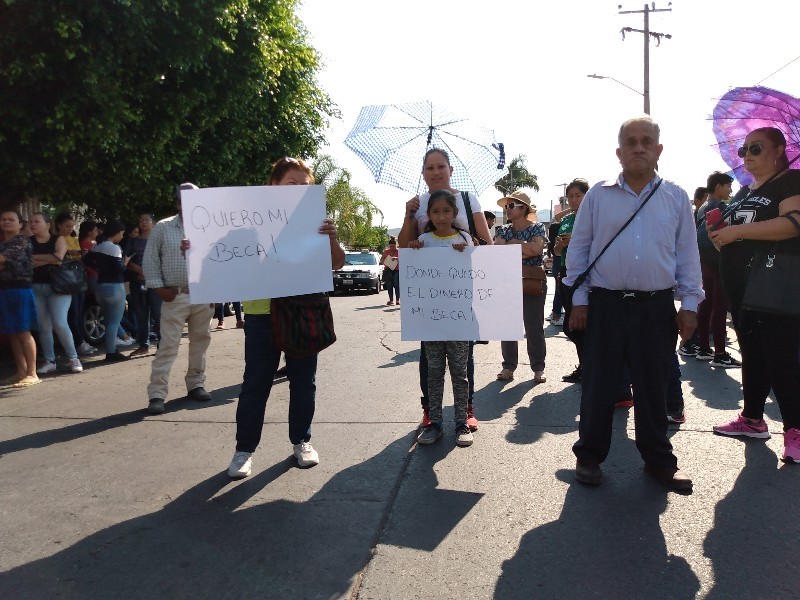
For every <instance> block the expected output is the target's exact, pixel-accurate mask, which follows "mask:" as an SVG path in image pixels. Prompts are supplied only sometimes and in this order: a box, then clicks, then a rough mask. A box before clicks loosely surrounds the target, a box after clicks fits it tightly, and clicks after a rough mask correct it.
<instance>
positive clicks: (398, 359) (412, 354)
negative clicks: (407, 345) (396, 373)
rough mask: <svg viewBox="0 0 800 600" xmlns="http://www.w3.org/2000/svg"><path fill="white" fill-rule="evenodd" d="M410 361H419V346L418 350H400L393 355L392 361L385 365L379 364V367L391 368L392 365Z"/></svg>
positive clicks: (396, 365) (395, 365)
mask: <svg viewBox="0 0 800 600" xmlns="http://www.w3.org/2000/svg"><path fill="white" fill-rule="evenodd" d="M410 362H413V363H418V362H419V348H417V349H416V350H409V351H408V352H399V353H397V354H395V355H394V356H392V358H391V362H388V363H386V364H385V365H378V368H379V369H389V368H391V367H399V366H402V365H404V364H406V363H410Z"/></svg>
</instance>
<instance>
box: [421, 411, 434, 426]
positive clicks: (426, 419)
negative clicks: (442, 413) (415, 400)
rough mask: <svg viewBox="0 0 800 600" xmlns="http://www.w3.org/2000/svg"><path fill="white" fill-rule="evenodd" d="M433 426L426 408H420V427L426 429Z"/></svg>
mask: <svg viewBox="0 0 800 600" xmlns="http://www.w3.org/2000/svg"><path fill="white" fill-rule="evenodd" d="M430 425H433V421H431V415H430V413H429V412H428V409H427V407H425V406H423V407H422V420H421V421H420V422H419V426H420V427H428V426H430Z"/></svg>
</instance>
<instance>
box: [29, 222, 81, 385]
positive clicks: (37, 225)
mask: <svg viewBox="0 0 800 600" xmlns="http://www.w3.org/2000/svg"><path fill="white" fill-rule="evenodd" d="M30 222H31V232H32V233H33V235H32V236H31V237H30V240H31V243H32V245H33V299H34V302H35V303H36V315H37V319H38V321H39V344H40V346H41V348H42V355H43V358H44V362H43V363H42V366H40V367H39V368H38V369H37V370H36V372H37V373H39V374H40V375H41V374H43V373H52V372H53V371H55V370H56V351H55V343H54V340H53V332H54V331H55V333H56V335H57V336H58V341H59V342H60V343H61V348H63V350H64V353H65V354H66V355H67V360H68V361H69V369H70V371H72V372H73V373H80V372H81V371H83V366H82V365H81V361H79V360H78V353H77V352H76V351H75V340H73V339H72V332H71V331H70V329H69V323H68V322H67V313H68V312H69V305H70V303H71V302H72V296H71V295H70V294H58V293H56V292H55V291H53V288H52V286H51V285H50V274H49V268H50V266H51V265H59V264H61V262H62V261H63V260H64V256H66V254H67V243H66V242H65V241H64V238H63V237H61V236H60V235H54V234H52V233H50V223H51V220H50V217H48V216H47V215H46V214H44V213H41V212H36V213H33V215H31V221H30Z"/></svg>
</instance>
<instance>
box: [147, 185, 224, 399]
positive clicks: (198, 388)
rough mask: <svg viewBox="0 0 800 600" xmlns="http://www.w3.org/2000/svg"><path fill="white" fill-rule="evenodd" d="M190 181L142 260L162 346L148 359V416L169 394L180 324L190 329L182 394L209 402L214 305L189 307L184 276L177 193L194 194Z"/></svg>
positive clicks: (158, 225)
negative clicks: (155, 298) (156, 301)
mask: <svg viewBox="0 0 800 600" xmlns="http://www.w3.org/2000/svg"><path fill="white" fill-rule="evenodd" d="M196 189H197V186H196V185H194V184H193V183H183V184H181V186H180V188H179V189H178V192H177V203H178V214H177V215H175V216H174V217H169V218H167V219H163V220H161V221H159V222H158V223H156V225H155V227H154V228H153V231H152V232H151V233H150V239H149V240H148V242H147V248H146V249H145V253H144V260H143V261H142V268H143V269H144V276H145V280H146V283H147V287H148V288H150V289H154V290H155V291H156V293H157V294H158V295H159V297H160V298H161V299H162V300H163V301H164V303H163V305H162V307H161V342H160V343H159V345H158V351H157V352H156V355H155V358H154V359H153V365H152V372H151V374H150V385H148V386H147V396H148V398H149V399H150V403H149V405H148V407H147V412H149V413H151V414H160V413H163V412H164V400H165V399H166V397H167V391H168V390H169V372H170V369H171V368H172V364H173V363H174V362H175V358H176V357H177V355H178V347H179V346H180V343H181V336H182V334H183V325H184V324H185V323H188V328H189V368H188V369H187V371H186V389H187V390H188V393H187V396H188V397H189V398H190V399H192V400H200V401H208V400H211V394H209V393H208V392H207V391H206V389H205V387H204V385H205V381H206V350H208V345H209V344H210V343H211V332H210V330H209V322H210V321H211V316H212V315H213V313H214V305H213V304H190V303H189V274H188V271H187V267H186V257H185V255H184V251H183V249H182V244H183V240H184V238H185V237H186V236H185V235H184V231H183V217H182V216H181V190H196Z"/></svg>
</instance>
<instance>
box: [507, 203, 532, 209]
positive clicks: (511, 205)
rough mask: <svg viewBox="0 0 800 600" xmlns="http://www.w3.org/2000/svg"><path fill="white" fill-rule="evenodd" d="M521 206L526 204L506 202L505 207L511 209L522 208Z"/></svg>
mask: <svg viewBox="0 0 800 600" xmlns="http://www.w3.org/2000/svg"><path fill="white" fill-rule="evenodd" d="M523 206H527V204H525V203H524V202H506V205H505V207H504V208H505V209H506V210H511V209H513V208H522V207H523Z"/></svg>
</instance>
